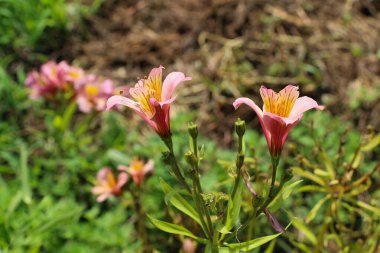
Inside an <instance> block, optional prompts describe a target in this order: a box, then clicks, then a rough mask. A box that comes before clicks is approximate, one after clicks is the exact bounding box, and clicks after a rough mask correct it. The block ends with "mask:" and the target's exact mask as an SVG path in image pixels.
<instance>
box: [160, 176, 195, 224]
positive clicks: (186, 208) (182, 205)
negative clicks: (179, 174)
mask: <svg viewBox="0 0 380 253" xmlns="http://www.w3.org/2000/svg"><path fill="white" fill-rule="evenodd" d="M160 184H161V188H162V191H163V192H164V193H165V194H166V195H167V196H168V195H169V197H168V201H169V202H170V203H171V204H172V205H173V206H174V207H176V208H177V209H178V210H180V211H181V212H183V213H184V214H186V215H188V216H189V217H190V218H192V219H193V220H194V221H196V222H197V223H198V224H199V225H201V226H202V223H201V221H200V218H199V215H198V213H197V212H196V211H195V209H194V208H193V207H192V206H191V205H190V203H189V202H188V201H186V199H184V198H183V197H182V196H181V195H180V194H179V193H178V192H175V191H174V190H173V188H171V187H170V186H169V185H168V184H167V183H166V182H165V181H164V180H163V179H162V178H161V179H160Z"/></svg>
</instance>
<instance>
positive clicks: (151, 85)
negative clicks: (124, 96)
mask: <svg viewBox="0 0 380 253" xmlns="http://www.w3.org/2000/svg"><path fill="white" fill-rule="evenodd" d="M129 93H130V94H131V96H132V97H133V98H134V99H135V100H136V101H137V102H138V103H139V104H140V108H141V110H142V111H143V112H144V113H145V114H146V115H147V116H148V117H149V118H152V117H153V116H154V114H155V113H156V110H155V109H154V107H153V106H152V104H151V103H150V99H151V98H155V99H156V100H157V101H159V102H160V101H161V93H162V72H161V71H158V72H156V73H153V74H152V73H151V74H150V75H149V77H147V78H144V79H141V80H139V81H138V82H137V84H136V85H135V87H134V88H131V89H130V90H129Z"/></svg>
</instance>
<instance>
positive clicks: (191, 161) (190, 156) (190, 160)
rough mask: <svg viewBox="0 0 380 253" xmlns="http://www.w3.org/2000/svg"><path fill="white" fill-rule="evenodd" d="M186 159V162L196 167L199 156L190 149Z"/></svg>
mask: <svg viewBox="0 0 380 253" xmlns="http://www.w3.org/2000/svg"><path fill="white" fill-rule="evenodd" d="M185 160H186V162H187V163H188V164H189V165H190V166H191V167H195V166H196V165H197V163H198V160H197V158H196V157H195V155H194V153H193V152H191V151H190V150H189V151H187V152H186V153H185Z"/></svg>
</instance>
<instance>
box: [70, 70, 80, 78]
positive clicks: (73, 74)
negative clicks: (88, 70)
mask: <svg viewBox="0 0 380 253" xmlns="http://www.w3.org/2000/svg"><path fill="white" fill-rule="evenodd" d="M68 75H69V77H71V78H72V79H74V80H75V79H79V78H80V77H81V73H80V72H79V71H75V70H71V71H70V72H69V73H68Z"/></svg>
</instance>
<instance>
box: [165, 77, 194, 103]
mask: <svg viewBox="0 0 380 253" xmlns="http://www.w3.org/2000/svg"><path fill="white" fill-rule="evenodd" d="M190 80H191V77H186V76H185V74H184V73H182V72H172V73H170V74H169V75H167V76H166V78H165V80H164V83H163V85H162V97H161V101H166V100H169V99H171V98H172V96H173V93H174V90H175V88H176V87H177V85H178V84H179V83H181V82H184V81H190Z"/></svg>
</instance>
